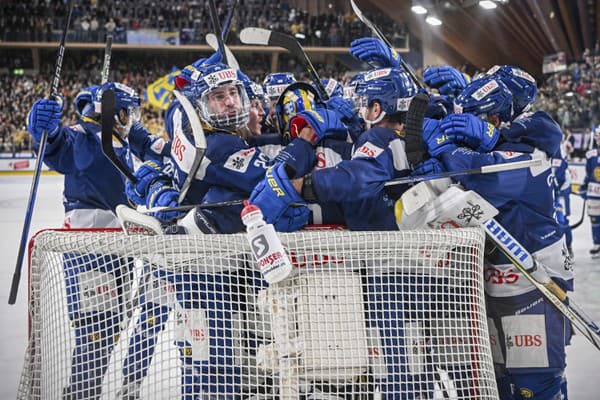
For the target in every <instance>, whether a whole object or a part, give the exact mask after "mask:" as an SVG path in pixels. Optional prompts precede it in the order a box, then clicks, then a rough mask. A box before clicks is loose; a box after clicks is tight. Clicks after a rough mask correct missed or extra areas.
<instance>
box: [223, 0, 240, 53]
mask: <svg viewBox="0 0 600 400" xmlns="http://www.w3.org/2000/svg"><path fill="white" fill-rule="evenodd" d="M232 3H233V4H231V8H229V11H228V13H227V18H225V22H224V23H223V30H222V31H221V37H222V38H223V43H227V38H228V37H229V32H231V21H233V14H234V13H235V8H236V7H237V5H238V2H237V0H234V1H232Z"/></svg>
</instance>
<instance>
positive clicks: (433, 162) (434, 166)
mask: <svg viewBox="0 0 600 400" xmlns="http://www.w3.org/2000/svg"><path fill="white" fill-rule="evenodd" d="M442 172H446V168H444V164H442V163H441V162H440V160H438V159H437V158H430V159H429V160H425V161H423V162H420V163H418V164H417V165H416V166H415V170H414V171H413V172H412V174H411V175H412V176H420V175H430V174H439V173H442Z"/></svg>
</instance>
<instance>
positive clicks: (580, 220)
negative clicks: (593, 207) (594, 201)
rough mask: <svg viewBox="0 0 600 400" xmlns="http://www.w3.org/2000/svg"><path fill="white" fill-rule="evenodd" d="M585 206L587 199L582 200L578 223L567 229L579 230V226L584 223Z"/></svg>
mask: <svg viewBox="0 0 600 400" xmlns="http://www.w3.org/2000/svg"><path fill="white" fill-rule="evenodd" d="M586 205H587V199H585V200H583V206H581V217H580V218H579V221H577V222H575V223H574V224H573V225H569V229H571V230H572V229H575V228H579V225H581V224H583V221H585V206H586Z"/></svg>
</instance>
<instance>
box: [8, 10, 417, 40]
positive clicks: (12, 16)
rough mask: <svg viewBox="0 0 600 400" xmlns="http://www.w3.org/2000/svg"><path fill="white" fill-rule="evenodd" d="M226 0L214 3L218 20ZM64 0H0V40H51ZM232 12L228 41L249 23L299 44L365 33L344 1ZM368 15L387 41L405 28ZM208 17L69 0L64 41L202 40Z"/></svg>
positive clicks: (57, 30) (56, 32) (194, 12)
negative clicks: (151, 35)
mask: <svg viewBox="0 0 600 400" xmlns="http://www.w3.org/2000/svg"><path fill="white" fill-rule="evenodd" d="M230 3H231V1H230V0H229V1H220V2H218V7H219V9H218V12H219V14H220V20H221V21H224V20H225V19H226V15H227V12H228V9H229V4H230ZM68 4H69V2H65V1H63V0H34V1H29V2H23V1H21V0H5V1H2V2H1V3H0V40H2V41H52V40H56V38H57V36H58V35H59V33H60V31H61V30H62V29H63V25H64V19H65V17H66V15H67V13H68ZM233 15H234V17H233V19H232V24H231V32H232V34H231V35H230V42H231V43H236V42H238V38H237V33H238V32H239V31H240V30H241V29H242V28H244V27H249V26H257V27H261V28H268V29H273V30H276V31H279V32H287V33H290V34H294V35H297V37H299V38H303V39H301V40H302V42H303V44H305V45H314V46H348V45H349V43H350V41H351V40H352V39H354V38H357V37H361V36H365V35H368V34H370V31H369V29H368V28H367V27H366V26H365V25H364V24H363V23H362V22H360V21H359V20H358V18H357V17H356V15H354V13H353V12H352V10H350V9H349V7H348V6H347V5H346V9H344V10H337V9H335V8H334V7H332V8H331V9H329V11H328V12H327V13H320V14H318V15H311V14H309V13H308V12H307V11H305V10H302V9H300V8H294V7H293V5H292V4H290V3H288V2H286V1H283V0H239V1H238V2H237V5H236V9H235V12H234V13H233ZM369 17H370V18H371V19H373V21H374V22H376V23H377V24H378V25H379V26H381V27H382V28H383V29H384V33H387V35H388V37H389V38H390V39H391V40H392V42H399V41H400V40H401V38H402V37H403V35H404V33H405V32H406V27H405V26H401V25H399V24H397V23H396V22H394V21H393V20H391V19H390V18H389V17H387V16H385V15H383V14H381V13H378V14H375V15H369ZM210 21H211V19H210V16H209V11H208V2H207V1H203V0H192V1H188V0H161V1H158V0H106V1H98V0H83V1H77V2H76V3H75V6H74V9H73V17H72V22H71V34H70V36H69V39H70V40H71V41H75V42H95V43H102V42H104V38H105V35H106V34H108V33H111V34H113V35H114V36H115V38H116V39H115V40H116V41H117V42H125V41H126V33H125V32H127V31H137V30H140V29H155V30H158V31H162V32H180V37H181V40H182V41H186V42H189V43H195V44H204V37H205V35H206V33H208V32H212V31H213V28H212V25H211V22H210ZM184 38H185V39H184ZM238 43H239V42H238Z"/></svg>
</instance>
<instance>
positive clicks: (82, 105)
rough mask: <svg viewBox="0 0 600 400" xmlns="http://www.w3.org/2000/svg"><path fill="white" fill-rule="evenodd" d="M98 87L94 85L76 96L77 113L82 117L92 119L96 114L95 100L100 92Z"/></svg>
mask: <svg viewBox="0 0 600 400" xmlns="http://www.w3.org/2000/svg"><path fill="white" fill-rule="evenodd" d="M98 88H99V86H98V85H92V86H89V87H86V88H83V89H81V90H80V91H79V93H77V96H75V112H77V115H78V116H80V117H91V116H93V115H94V114H96V107H95V106H94V98H95V97H96V92H97V91H98Z"/></svg>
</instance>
